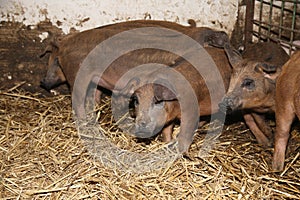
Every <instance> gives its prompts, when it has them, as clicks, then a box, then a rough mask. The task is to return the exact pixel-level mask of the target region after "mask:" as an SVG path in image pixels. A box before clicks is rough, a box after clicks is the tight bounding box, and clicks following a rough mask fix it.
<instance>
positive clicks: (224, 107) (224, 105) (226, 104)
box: [219, 97, 234, 113]
mask: <svg viewBox="0 0 300 200" xmlns="http://www.w3.org/2000/svg"><path fill="white" fill-rule="evenodd" d="M233 106H234V101H233V99H232V98H230V97H224V98H223V100H222V102H221V103H219V109H220V111H221V112H224V113H226V112H232V111H233V109H232V108H233Z"/></svg>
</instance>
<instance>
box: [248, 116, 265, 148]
mask: <svg viewBox="0 0 300 200" xmlns="http://www.w3.org/2000/svg"><path fill="white" fill-rule="evenodd" d="M244 119H245V122H246V124H247V126H248V127H249V129H250V130H251V131H252V133H253V134H254V136H255V138H256V140H257V142H258V143H259V144H261V145H263V146H266V147H268V146H270V145H271V143H270V140H269V139H268V138H267V137H266V135H265V134H264V133H263V132H262V131H261V130H260V128H259V127H258V125H257V123H256V121H255V119H254V117H253V116H252V115H251V114H249V113H247V114H244Z"/></svg>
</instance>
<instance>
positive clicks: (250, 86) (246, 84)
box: [242, 78, 255, 90]
mask: <svg viewBox="0 0 300 200" xmlns="http://www.w3.org/2000/svg"><path fill="white" fill-rule="evenodd" d="M242 87H243V88H246V89H249V90H252V89H254V88H255V81H254V80H253V79H250V78H246V79H244V81H243V83H242Z"/></svg>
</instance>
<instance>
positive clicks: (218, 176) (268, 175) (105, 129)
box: [0, 85, 300, 199]
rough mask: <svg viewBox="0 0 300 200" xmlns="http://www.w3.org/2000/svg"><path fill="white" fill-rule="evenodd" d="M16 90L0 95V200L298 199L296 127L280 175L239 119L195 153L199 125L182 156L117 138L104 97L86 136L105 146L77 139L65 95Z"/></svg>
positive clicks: (200, 138) (155, 144)
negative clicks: (208, 146)
mask: <svg viewBox="0 0 300 200" xmlns="http://www.w3.org/2000/svg"><path fill="white" fill-rule="evenodd" d="M18 86H19V85H16V87H13V88H10V89H6V90H2V91H1V93H0V198H1V199H299V198H300V182H299V178H300V159H299V154H300V152H299V144H300V133H299V130H298V129H299V127H298V126H297V125H296V127H295V128H294V129H293V131H292V134H291V140H290V144H289V153H288V156H287V158H286V165H285V166H286V167H285V170H284V171H283V172H282V173H272V172H270V164H271V158H272V153H273V149H272V148H268V149H266V148H263V147H261V146H259V145H258V144H257V142H256V141H255V138H254V137H253V136H252V134H251V133H250V132H249V130H248V129H247V128H246V127H245V125H244V124H243V123H242V122H237V123H233V124H230V125H227V126H225V127H224V128H223V131H222V132H220V133H219V134H218V136H219V138H218V142H217V143H216V145H215V146H214V148H212V150H211V151H209V152H208V153H207V154H206V155H205V156H203V155H201V153H199V152H201V150H202V149H201V147H202V144H203V143H204V139H205V136H206V134H205V133H206V132H207V127H208V125H205V126H204V127H203V128H201V129H199V130H197V132H196V135H195V138H194V142H193V144H192V146H191V148H190V153H189V155H188V156H187V157H182V156H178V155H177V154H176V153H174V150H173V149H172V146H171V147H170V148H166V145H165V144H164V143H162V142H160V140H159V137H156V138H153V139H152V140H137V139H136V138H134V137H132V136H130V135H127V134H123V133H122V132H121V131H120V129H118V127H117V126H115V122H114V120H113V119H112V116H111V111H110V98H109V97H107V98H106V99H105V100H104V101H103V102H102V104H101V105H100V106H101V111H99V112H98V115H99V121H100V123H99V124H100V125H101V132H100V131H99V129H95V128H94V129H89V131H88V132H87V134H91V131H95V133H96V137H97V136H99V135H101V134H103V136H105V137H102V139H103V138H106V141H105V140H101V137H100V139H99V140H98V139H97V138H96V137H94V139H96V140H88V139H84V137H82V135H84V134H85V133H83V134H82V135H81V137H80V136H79V134H78V131H77V129H76V126H75V123H74V120H73V116H72V111H71V97H70V96H68V95H67V96H66V95H58V96H55V97H47V98H44V97H40V95H39V94H34V93H28V92H25V91H24V90H21V89H19V87H18ZM216 124H217V123H216ZM216 126H217V125H216ZM216 130H218V128H216ZM175 132H178V128H176V130H175ZM95 141H96V142H95ZM89 142H90V143H89ZM174 145H175V146H176V144H174ZM124 152H125V153H124ZM139 162H140V163H139Z"/></svg>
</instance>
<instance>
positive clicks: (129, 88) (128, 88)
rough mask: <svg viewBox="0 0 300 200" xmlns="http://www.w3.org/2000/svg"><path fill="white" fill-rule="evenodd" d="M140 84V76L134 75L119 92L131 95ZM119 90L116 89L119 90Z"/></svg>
mask: <svg viewBox="0 0 300 200" xmlns="http://www.w3.org/2000/svg"><path fill="white" fill-rule="evenodd" d="M139 84H140V79H139V78H138V77H134V78H132V79H130V80H129V81H128V82H127V84H126V85H125V86H124V87H123V88H122V89H121V90H120V92H119V94H122V95H125V96H131V95H132V94H133V93H134V91H135V90H136V89H137V88H138V86H139ZM117 91H118V90H116V91H114V92H117Z"/></svg>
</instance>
